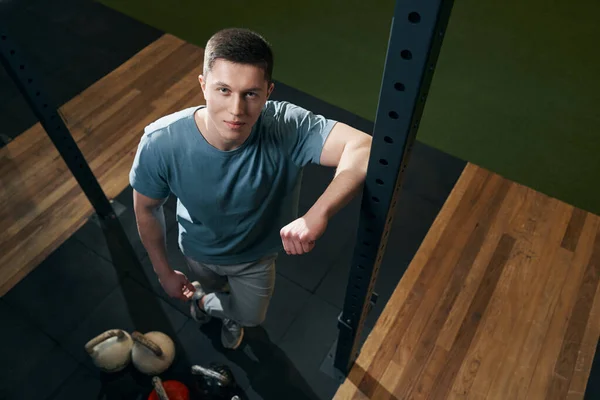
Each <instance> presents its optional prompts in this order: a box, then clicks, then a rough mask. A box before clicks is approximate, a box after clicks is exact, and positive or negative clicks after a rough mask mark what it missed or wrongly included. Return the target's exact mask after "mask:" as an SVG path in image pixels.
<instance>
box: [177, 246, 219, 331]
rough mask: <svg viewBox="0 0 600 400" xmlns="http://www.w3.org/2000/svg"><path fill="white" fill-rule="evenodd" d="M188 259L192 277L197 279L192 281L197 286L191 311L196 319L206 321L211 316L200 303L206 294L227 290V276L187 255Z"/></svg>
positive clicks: (201, 321)
mask: <svg viewBox="0 0 600 400" xmlns="http://www.w3.org/2000/svg"><path fill="white" fill-rule="evenodd" d="M186 261H187V265H188V268H189V270H190V272H191V275H192V277H193V278H194V279H197V281H194V282H192V284H193V285H194V286H195V287H196V292H195V293H194V296H193V297H192V304H191V307H190V313H191V314H192V317H193V318H194V319H195V320H196V321H198V322H200V323H205V322H208V321H209V320H210V316H209V315H208V314H207V313H206V312H205V311H204V309H203V308H202V307H201V304H200V303H201V302H202V300H203V297H204V296H205V295H206V294H209V293H214V292H219V291H223V290H225V287H226V286H227V277H225V276H223V275H220V274H218V273H217V272H216V271H215V270H214V267H213V266H208V265H206V264H203V263H200V262H198V261H195V260H193V259H191V258H189V257H186ZM211 267H212V268H211Z"/></svg>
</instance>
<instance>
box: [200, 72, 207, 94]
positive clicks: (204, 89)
mask: <svg viewBox="0 0 600 400" xmlns="http://www.w3.org/2000/svg"><path fill="white" fill-rule="evenodd" d="M198 82H200V87H201V88H202V92H203V93H204V92H205V91H206V81H205V80H204V76H203V75H202V74H200V75H198Z"/></svg>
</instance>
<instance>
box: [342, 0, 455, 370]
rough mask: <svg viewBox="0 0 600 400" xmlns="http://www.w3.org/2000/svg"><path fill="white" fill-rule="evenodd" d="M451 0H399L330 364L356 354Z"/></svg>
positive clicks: (345, 363) (346, 366) (347, 362)
mask: <svg viewBox="0 0 600 400" xmlns="http://www.w3.org/2000/svg"><path fill="white" fill-rule="evenodd" d="M452 5H453V1H450V0H421V1H410V0H397V1H396V5H395V9H394V18H393V21H392V27H391V32H390V37H389V42H388V50H387V56H386V60H385V68H384V72H383V80H382V84H381V90H380V94H379V104H378V107H377V115H376V119H375V127H374V131H373V145H372V149H371V158H370V160H369V167H368V172H367V178H366V182H365V185H364V189H363V196H362V204H361V211H360V219H359V225H358V231H357V237H356V245H355V247H354V257H353V260H352V265H351V270H350V276H349V278H348V285H347V288H346V296H345V300H344V308H343V310H342V312H341V314H340V316H339V318H338V328H339V336H338V340H337V347H336V351H335V358H334V361H333V364H334V368H335V369H336V370H338V371H339V372H341V373H342V374H344V375H346V374H347V373H348V372H349V370H350V368H351V366H352V363H353V362H354V361H355V360H356V357H357V356H358V349H359V343H360V340H361V332H362V328H363V325H364V322H365V318H366V316H367V314H368V312H369V310H370V308H371V306H372V304H373V303H374V300H376V295H374V293H373V288H374V284H375V280H376V278H377V274H378V272H379V267H380V265H381V260H382V258H383V254H384V253H385V248H386V244H387V239H388V234H389V230H390V228H391V224H392V221H393V219H394V213H395V207H396V199H397V197H398V194H399V192H400V188H401V186H402V180H403V176H404V170H405V168H406V165H407V163H408V160H409V156H410V152H411V149H412V145H413V142H414V140H415V137H416V135H417V130H418V128H419V121H420V119H421V116H422V114H423V109H424V107H425V100H426V98H427V93H428V91H429V87H430V85H431V81H432V78H433V73H434V69H435V65H436V63H437V59H438V55H439V53H440V48H441V45H442V40H443V37H444V33H445V31H446V26H447V24H448V20H449V18H450V12H451V10H452Z"/></svg>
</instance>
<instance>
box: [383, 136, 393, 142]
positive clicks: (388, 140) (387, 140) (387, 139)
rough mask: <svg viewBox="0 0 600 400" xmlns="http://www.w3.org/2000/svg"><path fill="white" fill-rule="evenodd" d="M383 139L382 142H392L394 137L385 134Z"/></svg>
mask: <svg viewBox="0 0 600 400" xmlns="http://www.w3.org/2000/svg"><path fill="white" fill-rule="evenodd" d="M383 141H384V142H386V143H394V139H392V138H391V137H389V136H385V137H384V138H383Z"/></svg>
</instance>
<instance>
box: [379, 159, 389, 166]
mask: <svg viewBox="0 0 600 400" xmlns="http://www.w3.org/2000/svg"><path fill="white" fill-rule="evenodd" d="M379 164H381V165H388V162H387V160H386V159H385V158H382V159H381V160H379Z"/></svg>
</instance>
